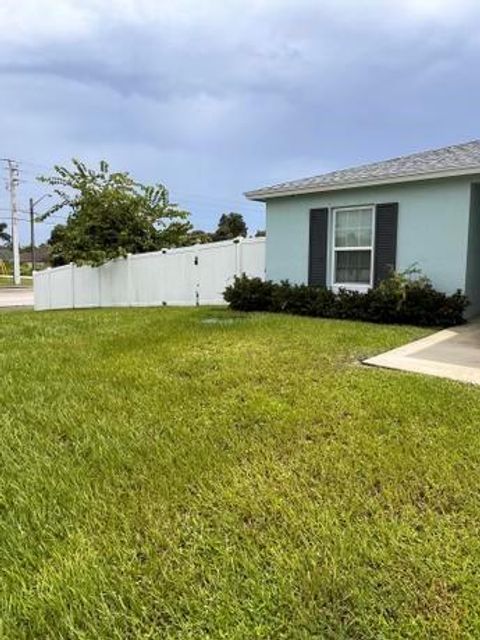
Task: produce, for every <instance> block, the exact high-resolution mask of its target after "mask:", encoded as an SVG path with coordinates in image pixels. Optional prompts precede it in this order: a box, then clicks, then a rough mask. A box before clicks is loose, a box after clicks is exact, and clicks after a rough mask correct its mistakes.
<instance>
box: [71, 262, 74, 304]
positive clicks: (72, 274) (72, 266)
mask: <svg viewBox="0 0 480 640" xmlns="http://www.w3.org/2000/svg"><path fill="white" fill-rule="evenodd" d="M70 273H71V283H72V285H71V286H72V309H75V265H74V264H73V262H70Z"/></svg>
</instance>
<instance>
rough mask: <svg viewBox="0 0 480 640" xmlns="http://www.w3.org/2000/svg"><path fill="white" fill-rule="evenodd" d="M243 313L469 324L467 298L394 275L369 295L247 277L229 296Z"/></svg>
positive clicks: (433, 324) (230, 289)
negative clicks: (467, 322) (467, 319)
mask: <svg viewBox="0 0 480 640" xmlns="http://www.w3.org/2000/svg"><path fill="white" fill-rule="evenodd" d="M224 297H225V300H226V301H227V302H228V303H229V305H230V307H231V308H232V309H235V310H238V311H270V312H277V313H279V312H282V313H292V314H297V315H303V316H313V317H317V318H341V319H348V320H363V321H367V322H381V323H387V324H412V325H417V326H421V327H450V326H454V325H458V324H462V323H463V322H465V320H464V312H465V309H466V307H467V305H468V300H467V298H466V297H465V296H464V295H462V293H461V292H460V291H457V292H456V293H454V294H453V295H450V296H449V295H446V294H445V293H441V292H439V291H436V290H435V289H434V288H433V287H432V285H431V283H430V282H429V281H428V280H427V279H426V278H423V277H422V278H418V279H415V280H411V279H409V278H408V277H407V276H405V275H403V274H397V273H392V275H391V276H390V277H389V278H387V279H386V280H384V281H383V282H382V283H381V284H380V285H378V286H377V287H375V288H372V289H370V290H369V291H368V292H366V293H359V292H357V291H349V290H346V289H341V290H340V291H339V292H338V293H334V292H333V291H331V290H330V289H326V288H323V287H314V286H308V285H294V284H290V283H289V282H287V281H285V282H281V283H280V284H277V283H274V282H271V281H269V280H267V281H263V280H261V279H260V278H248V277H247V276H245V275H243V276H241V277H239V278H235V282H234V284H233V285H231V286H229V287H227V289H226V290H225V292H224Z"/></svg>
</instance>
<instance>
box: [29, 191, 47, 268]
mask: <svg viewBox="0 0 480 640" xmlns="http://www.w3.org/2000/svg"><path fill="white" fill-rule="evenodd" d="M50 197H51V195H50V194H49V193H46V194H45V195H43V196H42V197H41V198H38V200H35V202H34V201H33V198H30V245H31V247H32V271H35V267H36V256H35V207H36V206H37V204H38V203H39V202H41V201H42V200H43V199H44V198H50Z"/></svg>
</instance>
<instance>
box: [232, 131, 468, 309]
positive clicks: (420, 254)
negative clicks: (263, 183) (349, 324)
mask: <svg viewBox="0 0 480 640" xmlns="http://www.w3.org/2000/svg"><path fill="white" fill-rule="evenodd" d="M245 195H246V196H247V197H248V198H249V199H251V200H256V201H261V202H265V203H266V210H267V246H266V273H267V278H269V279H272V280H275V281H280V280H289V281H291V282H296V283H307V282H308V283H310V284H314V285H323V286H327V287H332V288H334V289H338V288H341V287H343V288H350V289H356V290H359V291H364V290H366V289H368V288H369V287H371V286H373V285H375V284H376V283H378V282H379V281H381V280H382V278H384V277H385V276H386V275H387V274H388V272H389V271H390V269H392V268H394V269H396V270H398V271H403V270H405V269H408V268H409V267H411V266H412V265H415V266H416V267H418V268H419V269H420V270H421V271H422V272H423V273H424V274H425V275H426V276H428V277H429V278H430V280H431V281H432V283H433V285H434V286H435V287H436V288H437V289H439V290H441V291H444V292H446V293H453V292H454V291H455V290H457V289H461V290H462V291H464V292H465V293H466V294H467V296H468V297H469V299H470V301H471V306H470V315H473V314H474V313H478V312H480V140H474V141H472V142H467V143H464V144H458V145H454V146H449V147H444V148H441V149H435V150H431V151H425V152H422V153H414V154H412V155H408V156H403V157H399V158H394V159H392V160H386V161H383V162H376V163H373V164H367V165H362V166H358V167H354V168H351V169H345V170H342V171H333V172H331V173H326V174H323V175H319V176H314V177H312V178H305V179H302V180H294V181H292V182H284V183H281V184H276V185H273V186H271V187H264V188H261V189H257V190H255V191H249V192H247V193H246V194H245Z"/></svg>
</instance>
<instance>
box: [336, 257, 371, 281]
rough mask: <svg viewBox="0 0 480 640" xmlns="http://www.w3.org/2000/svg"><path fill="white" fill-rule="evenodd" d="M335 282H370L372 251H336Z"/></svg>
mask: <svg viewBox="0 0 480 640" xmlns="http://www.w3.org/2000/svg"><path fill="white" fill-rule="evenodd" d="M335 254H336V261H335V282H336V283H338V284H341V283H351V284H370V267H371V257H372V252H371V251H370V249H368V250H365V251H363V250H362V251H336V252H335Z"/></svg>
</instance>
